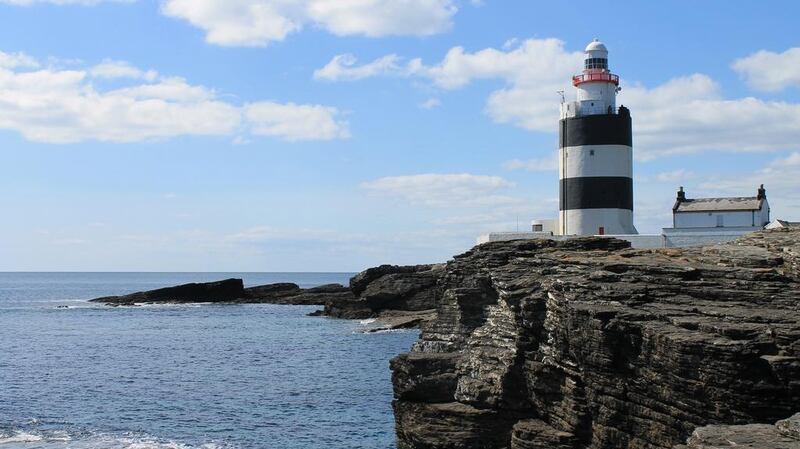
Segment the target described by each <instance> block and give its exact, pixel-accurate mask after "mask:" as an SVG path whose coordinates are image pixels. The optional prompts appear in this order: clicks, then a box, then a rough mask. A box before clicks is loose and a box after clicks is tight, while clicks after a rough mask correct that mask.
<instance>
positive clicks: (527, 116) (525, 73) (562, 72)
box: [321, 39, 583, 131]
mask: <svg viewBox="0 0 800 449" xmlns="http://www.w3.org/2000/svg"><path fill="white" fill-rule="evenodd" d="M504 49H505V50H497V49H494V48H487V49H483V50H480V51H477V52H474V53H470V52H467V51H466V50H465V49H464V48H463V47H454V48H452V49H451V50H450V51H448V52H447V54H446V55H445V57H444V59H443V60H442V61H441V62H439V63H437V64H433V65H425V64H424V63H423V62H422V61H421V60H420V59H412V60H411V61H409V62H408V63H406V64H404V65H402V66H401V65H399V64H398V61H399V58H398V57H396V56H394V55H390V56H393V57H394V59H393V62H394V66H393V67H390V68H388V69H387V70H384V71H373V72H372V73H371V74H370V75H371V76H377V75H387V74H388V75H404V76H416V77H421V78H425V79H428V80H430V81H431V82H432V83H433V84H434V86H436V87H438V88H440V89H444V90H454V89H460V88H463V87H465V86H467V85H469V84H470V83H472V82H473V81H476V80H491V79H499V80H502V81H504V82H505V83H506V85H507V86H506V87H505V88H503V89H501V90H498V91H495V92H494V93H492V95H491V96H490V98H489V101H488V103H487V107H486V110H487V113H488V114H489V116H490V117H492V118H493V119H494V120H495V121H496V122H500V123H511V124H514V125H518V126H522V127H524V128H528V129H534V130H538V131H552V130H553V128H554V127H555V125H554V124H553V123H554V120H557V117H558V102H557V100H556V99H557V95H556V92H557V91H559V90H564V89H566V88H567V87H568V86H569V85H570V79H571V76H572V74H573V72H574V71H575V70H576V68H577V67H580V66H581V61H582V58H583V56H582V53H581V52H567V51H565V50H564V43H563V42H562V41H560V40H558V39H528V40H525V41H519V40H516V39H515V40H512V41H509V42H507V43H506V44H505V45H504ZM337 58H338V57H336V58H334V59H333V60H332V61H331V62H330V63H328V65H327V66H326V67H328V66H337V65H336V62H337ZM350 58H351V59H349V61H348V62H350V64H349V65H348V66H347V67H343V68H344V69H346V70H347V71H351V72H358V73H362V67H367V66H370V65H372V64H374V63H375V62H376V61H377V60H376V61H373V62H372V63H369V64H366V65H365V66H357V65H355V60H354V57H352V56H351V57H350ZM339 65H341V64H339ZM321 70H324V69H321ZM343 79H347V78H343ZM351 79H352V78H351Z"/></svg>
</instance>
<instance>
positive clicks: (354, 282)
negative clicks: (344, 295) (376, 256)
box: [350, 265, 433, 296]
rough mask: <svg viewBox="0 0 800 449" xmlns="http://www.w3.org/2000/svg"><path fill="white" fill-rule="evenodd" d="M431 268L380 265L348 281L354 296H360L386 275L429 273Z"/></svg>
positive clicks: (425, 266) (428, 266)
mask: <svg viewBox="0 0 800 449" xmlns="http://www.w3.org/2000/svg"><path fill="white" fill-rule="evenodd" d="M432 267H433V265H406V266H398V265H381V266H379V267H373V268H368V269H366V270H364V271H362V272H361V273H358V274H357V275H355V276H353V277H352V278H351V279H350V290H352V291H353V294H354V295H356V296H361V293H363V292H364V290H366V289H367V287H369V285H370V284H372V283H373V282H375V281H377V280H379V279H380V278H382V277H384V276H386V275H390V274H409V273H417V272H420V271H429V270H430V269H431V268H432Z"/></svg>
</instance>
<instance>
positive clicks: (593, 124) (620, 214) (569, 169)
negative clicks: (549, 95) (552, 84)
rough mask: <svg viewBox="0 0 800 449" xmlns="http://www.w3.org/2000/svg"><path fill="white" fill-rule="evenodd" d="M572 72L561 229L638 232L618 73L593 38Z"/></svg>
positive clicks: (564, 117) (563, 134)
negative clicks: (619, 103) (579, 65)
mask: <svg viewBox="0 0 800 449" xmlns="http://www.w3.org/2000/svg"><path fill="white" fill-rule="evenodd" d="M585 53H586V54H585V59H584V68H583V72H582V73H581V74H579V75H575V76H573V77H572V84H573V86H575V88H576V91H577V92H576V93H577V97H576V101H569V102H567V101H563V100H562V103H561V120H560V122H559V125H560V126H559V181H560V187H559V220H558V226H559V228H558V233H559V234H561V235H604V234H618V235H619V234H637V231H636V228H635V227H634V226H633V142H632V134H631V114H630V111H629V110H628V109H627V108H626V107H624V106H621V107H619V108H617V93H618V92H619V90H620V87H619V76H617V75H615V74H612V73H611V72H610V71H609V68H608V49H607V48H606V46H605V45H604V44H603V43H602V42H600V41H598V40H597V39H595V40H594V41H592V42H590V43H589V45H588V46H587V47H586V50H585Z"/></svg>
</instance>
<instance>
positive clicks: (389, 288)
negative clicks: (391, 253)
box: [325, 264, 444, 319]
mask: <svg viewBox="0 0 800 449" xmlns="http://www.w3.org/2000/svg"><path fill="white" fill-rule="evenodd" d="M443 268H444V265H443V264H440V265H413V266H395V265H381V266H379V267H375V268H370V269H368V270H365V271H362V272H361V273H359V274H357V275H356V276H354V277H353V278H352V279H351V280H350V290H351V291H352V293H353V295H356V296H354V297H351V298H348V299H345V300H335V301H330V302H328V303H326V304H325V315H328V316H332V317H336V318H348V319H364V318H372V317H377V316H378V315H379V314H380V313H381V312H382V311H385V310H404V311H414V312H416V311H423V310H430V309H434V308H435V307H436V304H435V301H436V294H435V290H436V285H437V282H438V280H439V276H440V275H441V274H442V273H443V272H444V271H443Z"/></svg>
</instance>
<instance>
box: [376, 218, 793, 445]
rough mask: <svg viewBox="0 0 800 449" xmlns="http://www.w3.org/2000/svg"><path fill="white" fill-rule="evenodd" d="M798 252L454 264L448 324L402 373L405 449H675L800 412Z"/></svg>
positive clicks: (508, 246) (766, 236)
mask: <svg viewBox="0 0 800 449" xmlns="http://www.w3.org/2000/svg"><path fill="white" fill-rule="evenodd" d="M798 242H800V231H798V230H782V231H770V232H762V233H757V234H755V235H752V236H750V237H747V238H743V239H741V240H739V241H737V242H734V243H731V244H725V245H717V246H711V247H706V248H683V249H676V248H671V249H658V250H632V249H630V248H629V247H628V246H629V245H628V243H627V242H622V241H619V240H614V239H606V238H580V239H574V240H569V241H565V242H553V241H547V240H525V241H511V242H495V243H488V244H484V245H481V246H478V247H475V248H474V249H472V250H471V251H468V252H466V253H464V254H462V255H459V256H456V257H455V258H454V259H453V260H452V261H451V262H449V263H448V264H447V266H446V268H444V270H443V272H442V274H441V276H440V280H439V283H438V286H437V289H436V304H437V317H436V319H435V320H433V321H431V322H429V323H427V324H424V325H423V327H422V333H421V337H420V340H419V341H418V342H417V343H416V344H415V346H414V347H413V349H412V351H411V352H409V353H407V354H403V355H400V356H398V357H397V358H395V359H394V360H392V363H391V367H392V372H393V385H394V393H395V402H394V410H395V417H396V428H397V437H398V445H399V447H400V448H404V449H407V448H414V449H429V448H430V449H434V448H436V449H445V448H453V449H456V448H487V449H489V448H491V449H494V448H511V449H523V448H524V449H539V448H541V449H544V448H563V449H568V448H569V449H578V448H581V449H583V448H592V449H599V448H615V449H626V448H628V449H634V448H635V449H656V448H664V449H667V448H672V447H673V446H675V445H678V444H682V443H685V442H686V440H687V437H689V436H690V435H691V434H692V432H693V431H694V430H695V429H696V428H698V427H701V426H706V425H709V424H729V425H730V424H734V425H739V424H742V425H743V424H753V423H774V422H775V421H777V420H779V419H783V418H786V417H788V416H790V415H792V414H793V413H796V412H798V411H800V243H798ZM689 447H715V446H691V445H690V446H689ZM754 447H756V446H754ZM759 447H760V446H759ZM765 447H769V446H765Z"/></svg>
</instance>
